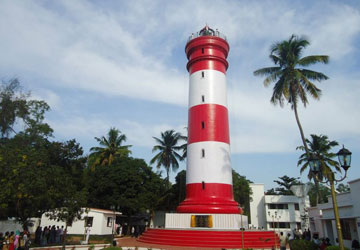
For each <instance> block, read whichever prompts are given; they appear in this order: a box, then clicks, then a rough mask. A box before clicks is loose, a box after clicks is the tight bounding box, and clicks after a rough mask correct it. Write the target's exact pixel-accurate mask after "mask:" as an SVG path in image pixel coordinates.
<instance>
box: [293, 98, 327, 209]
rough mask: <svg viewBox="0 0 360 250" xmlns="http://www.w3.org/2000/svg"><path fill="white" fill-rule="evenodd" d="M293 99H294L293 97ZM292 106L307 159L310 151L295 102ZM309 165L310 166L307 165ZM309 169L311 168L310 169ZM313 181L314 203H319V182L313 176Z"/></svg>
mask: <svg viewBox="0 0 360 250" xmlns="http://www.w3.org/2000/svg"><path fill="white" fill-rule="evenodd" d="M293 100H294V99H293ZM293 108H294V113H295V119H296V123H297V125H298V127H299V131H300V135H301V140H302V142H303V145H304V148H305V152H306V156H307V158H308V159H310V152H309V149H308V147H307V144H306V140H305V136H304V131H303V129H302V126H301V123H300V119H299V115H298V112H297V105H296V103H294V104H293ZM309 167H310V166H309ZM310 171H311V170H310ZM313 179H314V183H315V189H316V205H317V204H318V203H321V202H322V199H321V195H320V189H319V182H318V180H317V179H316V178H315V176H314V178H313Z"/></svg>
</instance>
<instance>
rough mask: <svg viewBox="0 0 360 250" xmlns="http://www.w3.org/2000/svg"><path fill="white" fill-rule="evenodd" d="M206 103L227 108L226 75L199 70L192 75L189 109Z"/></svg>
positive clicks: (215, 71)
mask: <svg viewBox="0 0 360 250" xmlns="http://www.w3.org/2000/svg"><path fill="white" fill-rule="evenodd" d="M204 103H214V104H219V105H223V106H225V107H226V106H227V97H226V76H225V74H224V73H222V72H220V71H217V70H199V71H196V72H195V73H193V74H191V75H190V88H189V108H191V107H193V106H195V105H199V104H204Z"/></svg>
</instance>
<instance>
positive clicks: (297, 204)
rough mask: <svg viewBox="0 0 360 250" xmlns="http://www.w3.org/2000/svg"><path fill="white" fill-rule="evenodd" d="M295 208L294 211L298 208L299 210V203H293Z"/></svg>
mask: <svg viewBox="0 0 360 250" xmlns="http://www.w3.org/2000/svg"><path fill="white" fill-rule="evenodd" d="M295 210H296V211H299V210H300V207H299V203H295Z"/></svg>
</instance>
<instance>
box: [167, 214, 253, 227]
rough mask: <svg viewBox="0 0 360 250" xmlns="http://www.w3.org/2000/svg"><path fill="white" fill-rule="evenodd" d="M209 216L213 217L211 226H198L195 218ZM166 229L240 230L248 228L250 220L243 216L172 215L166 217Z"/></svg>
mask: <svg viewBox="0 0 360 250" xmlns="http://www.w3.org/2000/svg"><path fill="white" fill-rule="evenodd" d="M197 216H205V217H206V216H208V217H211V223H210V225H196V223H194V219H195V218H194V217H197ZM165 228H172V229H201V230H207V229H223V230H232V229H235V230H239V229H240V228H248V218H247V216H245V215H241V214H193V213H189V214H183V213H181V214H177V213H175V214H170V213H167V214H166V215H165Z"/></svg>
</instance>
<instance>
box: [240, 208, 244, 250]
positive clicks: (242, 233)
mask: <svg viewBox="0 0 360 250" xmlns="http://www.w3.org/2000/svg"><path fill="white" fill-rule="evenodd" d="M242 214H243V213H241V214H240V216H241V217H240V219H241V228H240V230H241V246H242V249H244V229H243V217H242Z"/></svg>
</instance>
